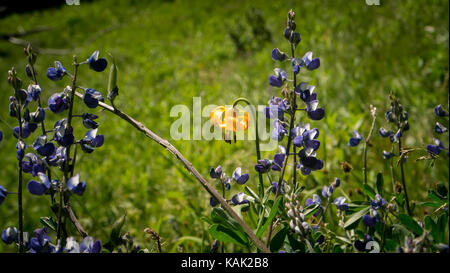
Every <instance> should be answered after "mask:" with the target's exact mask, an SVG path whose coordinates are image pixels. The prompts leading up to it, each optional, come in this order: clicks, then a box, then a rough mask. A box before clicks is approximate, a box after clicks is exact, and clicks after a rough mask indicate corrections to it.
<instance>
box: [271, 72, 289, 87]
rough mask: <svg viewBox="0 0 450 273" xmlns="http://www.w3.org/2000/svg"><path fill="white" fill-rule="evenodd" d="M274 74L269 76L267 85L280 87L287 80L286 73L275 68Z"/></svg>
mask: <svg viewBox="0 0 450 273" xmlns="http://www.w3.org/2000/svg"><path fill="white" fill-rule="evenodd" d="M274 72H275V73H274V74H275V75H270V77H269V84H270V85H272V86H275V87H281V86H282V85H283V83H284V81H285V80H286V79H287V74H286V71H284V70H281V69H280V68H275V70H274Z"/></svg>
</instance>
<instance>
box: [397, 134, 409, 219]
mask: <svg viewBox="0 0 450 273" xmlns="http://www.w3.org/2000/svg"><path fill="white" fill-rule="evenodd" d="M401 152H402V139H401V138H399V139H398V154H399V156H400V157H401V158H400V171H401V174H402V186H403V190H404V191H405V203H406V210H407V212H408V215H409V216H412V212H411V208H410V207H409V199H408V191H407V190H406V182H405V171H404V170H403V158H402V154H401Z"/></svg>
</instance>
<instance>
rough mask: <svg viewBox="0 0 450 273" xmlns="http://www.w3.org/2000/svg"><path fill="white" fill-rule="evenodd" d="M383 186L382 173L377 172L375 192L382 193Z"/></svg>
mask: <svg viewBox="0 0 450 273" xmlns="http://www.w3.org/2000/svg"><path fill="white" fill-rule="evenodd" d="M383 187H384V179H383V174H382V173H378V174H377V192H378V194H380V195H383Z"/></svg>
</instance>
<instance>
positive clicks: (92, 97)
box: [83, 88, 105, 108]
mask: <svg viewBox="0 0 450 273" xmlns="http://www.w3.org/2000/svg"><path fill="white" fill-rule="evenodd" d="M83 101H84V103H85V104H86V106H87V107H89V108H95V107H97V106H98V102H99V101H102V102H104V101H105V99H104V98H103V96H102V94H101V93H100V92H98V91H97V90H95V89H92V88H88V89H86V92H85V94H84V97H83Z"/></svg>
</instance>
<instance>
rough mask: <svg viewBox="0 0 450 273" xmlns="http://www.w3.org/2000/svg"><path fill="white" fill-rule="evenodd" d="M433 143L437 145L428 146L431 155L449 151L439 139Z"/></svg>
mask: <svg viewBox="0 0 450 273" xmlns="http://www.w3.org/2000/svg"><path fill="white" fill-rule="evenodd" d="M433 142H434V144H435V145H432V144H428V145H427V152H428V153H430V154H434V155H438V154H439V153H440V152H441V151H443V150H447V149H446V148H445V147H444V144H443V143H442V142H441V141H440V140H439V139H437V138H434V139H433Z"/></svg>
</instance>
